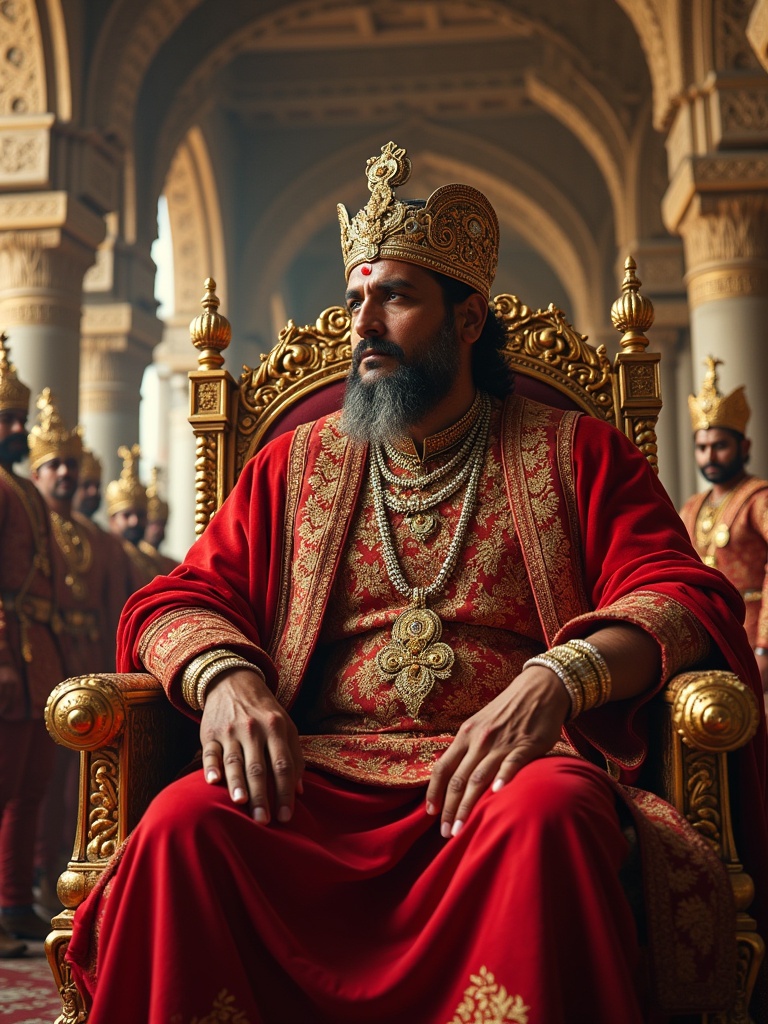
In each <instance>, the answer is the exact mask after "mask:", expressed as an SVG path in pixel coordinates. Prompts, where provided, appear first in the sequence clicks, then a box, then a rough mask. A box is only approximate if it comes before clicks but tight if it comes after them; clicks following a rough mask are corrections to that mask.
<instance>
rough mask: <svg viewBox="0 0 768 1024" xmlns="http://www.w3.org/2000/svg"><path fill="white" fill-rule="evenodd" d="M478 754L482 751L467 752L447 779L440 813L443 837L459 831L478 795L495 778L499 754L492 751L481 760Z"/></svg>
mask: <svg viewBox="0 0 768 1024" xmlns="http://www.w3.org/2000/svg"><path fill="white" fill-rule="evenodd" d="M478 757H479V754H477V753H474V754H473V753H470V752H468V753H467V756H466V757H464V758H463V759H462V761H461V763H460V764H459V766H458V767H457V768H456V770H455V772H454V773H453V775H452V776H451V778H450V779H449V780H448V786H447V788H446V792H445V802H444V804H443V811H442V814H441V815H440V835H441V836H443V838H444V839H448V838H449V837H450V836H452V835H453V836H455V835H458V833H459V831H460V830H461V828H462V826H463V824H464V822H465V821H466V820H467V817H468V816H469V812H470V811H471V810H472V807H473V806H474V804H475V802H476V801H477V798H478V796H479V795H480V794H481V793H482V792H484V791H485V790H486V789H488V787H489V786H490V784H491V783H492V782H493V779H494V777H495V774H496V766H497V765H498V763H499V762H498V754H497V755H492V754H489V755H488V756H487V757H484V758H482V760H478Z"/></svg>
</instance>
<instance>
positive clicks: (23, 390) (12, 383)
mask: <svg viewBox="0 0 768 1024" xmlns="http://www.w3.org/2000/svg"><path fill="white" fill-rule="evenodd" d="M7 341H8V335H7V334H6V333H5V332H3V333H2V334H0V412H4V411H5V410H8V409H24V410H27V409H29V399H30V395H31V394H32V392H31V391H30V389H29V388H28V387H27V386H26V385H25V384H22V383H21V381H20V380H19V378H18V377H17V376H16V367H15V366H14V365H13V363H12V362H11V361H10V359H9V356H10V350H9V348H8V345H7Z"/></svg>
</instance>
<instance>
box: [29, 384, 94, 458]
mask: <svg viewBox="0 0 768 1024" xmlns="http://www.w3.org/2000/svg"><path fill="white" fill-rule="evenodd" d="M37 408H38V410H39V412H38V416H37V423H36V424H35V425H34V427H32V429H31V430H30V432H29V467H30V469H37V468H38V467H39V466H42V465H43V463H44V462H50V460H51V459H77V460H78V462H79V461H80V456H81V455H82V453H83V439H82V437H81V436H80V427H75V428H74V430H67V428H66V427H65V426H64V421H63V420H62V418H61V414H60V412H59V408H58V405H57V404H56V399H55V398H54V396H53V392H52V391H51V389H50V388H43V390H42V391H41V393H40V396H39V397H38V399H37Z"/></svg>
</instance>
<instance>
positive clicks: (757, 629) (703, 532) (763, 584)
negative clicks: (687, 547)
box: [680, 476, 768, 647]
mask: <svg viewBox="0 0 768 1024" xmlns="http://www.w3.org/2000/svg"><path fill="white" fill-rule="evenodd" d="M711 495H712V491H711V490H710V491H706V492H704V493H702V494H694V495H693V497H691V498H689V499H688V501H686V503H685V505H684V506H683V508H682V509H681V511H680V516H681V518H682V520H683V522H684V523H685V527H686V529H687V530H688V535H689V536H690V538H691V540H692V541H693V545H694V547H695V548H696V550H697V551H698V552H699V554H700V555H701V557H702V559H703V561H704V562H706V564H707V565H713V566H715V567H716V568H717V569H719V570H720V571H721V572H723V573H725V575H726V576H727V577H728V579H729V580H730V581H731V583H732V584H733V585H734V587H736V589H737V590H738V591H739V593H740V594H741V596H742V598H743V599H744V603H745V604H746V606H747V615H746V619H745V620H744V628H745V629H746V631H747V636H748V637H749V642H750V643H751V644H752V646H753V647H768V480H759V479H758V478H757V477H754V476H746V477H745V478H744V479H743V480H741V481H740V482H739V483H738V484H737V485H736V486H735V487H734V488H733V490H732V491H729V492H728V493H727V494H726V496H725V498H724V499H723V501H722V502H721V503H720V504H719V505H718V506H717V507H716V508H714V509H713V508H712V506H711V504H710V498H711Z"/></svg>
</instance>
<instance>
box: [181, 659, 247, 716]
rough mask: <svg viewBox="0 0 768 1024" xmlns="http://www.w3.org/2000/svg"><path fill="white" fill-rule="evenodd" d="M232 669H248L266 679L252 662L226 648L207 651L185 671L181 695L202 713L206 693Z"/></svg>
mask: <svg viewBox="0 0 768 1024" xmlns="http://www.w3.org/2000/svg"><path fill="white" fill-rule="evenodd" d="M231 668H248V669H251V671H252V672H257V673H258V674H259V675H260V676H261V677H262V678H264V674H263V672H261V670H260V669H258V668H256V666H255V665H252V664H251V662H250V661H246V659H245V658H241V657H240V655H239V654H235V652H234V651H230V650H228V649H227V648H225V647H219V648H217V649H216V650H215V651H205V652H204V653H203V654H198V655H197V657H196V658H193V659H192V661H190V662H189V664H188V665H187V666H186V668H185V669H184V672H183V674H182V677H181V695H182V697H183V698H184V700H185V701H186V702H187V704H189V706H190V707H191V708H192V709H193V710H194V711H202V710H203V707H204V705H205V691H206V690H207V689H208V687H209V685H210V684H211V683H212V682H213V680H214V679H215V678H216V677H217V676H219V675H221V673H222V672H226V671H228V670H229V669H231Z"/></svg>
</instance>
